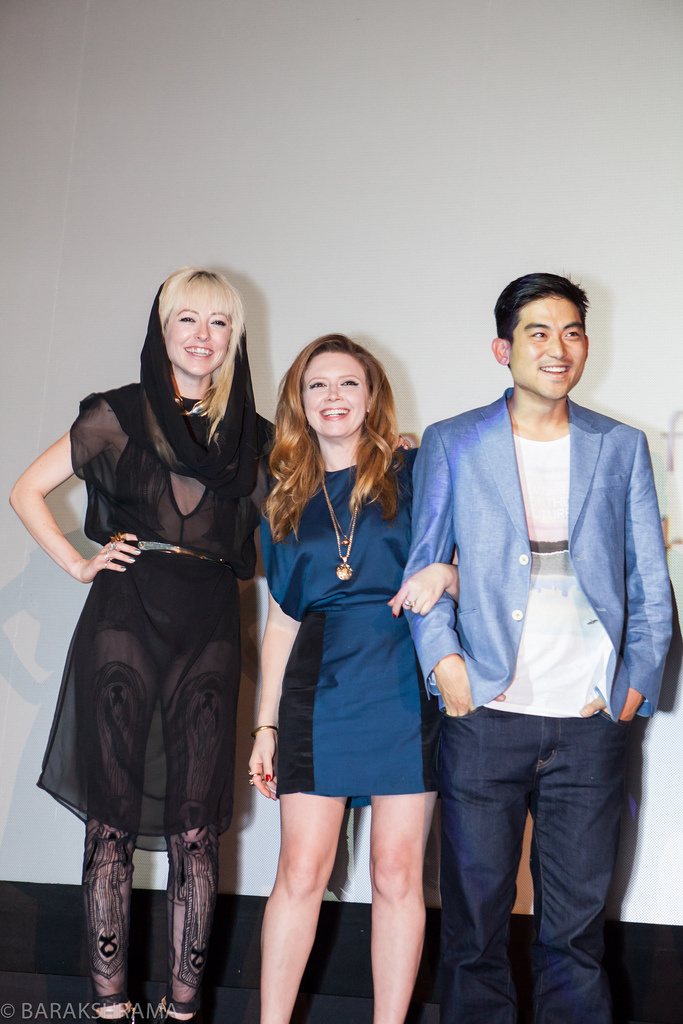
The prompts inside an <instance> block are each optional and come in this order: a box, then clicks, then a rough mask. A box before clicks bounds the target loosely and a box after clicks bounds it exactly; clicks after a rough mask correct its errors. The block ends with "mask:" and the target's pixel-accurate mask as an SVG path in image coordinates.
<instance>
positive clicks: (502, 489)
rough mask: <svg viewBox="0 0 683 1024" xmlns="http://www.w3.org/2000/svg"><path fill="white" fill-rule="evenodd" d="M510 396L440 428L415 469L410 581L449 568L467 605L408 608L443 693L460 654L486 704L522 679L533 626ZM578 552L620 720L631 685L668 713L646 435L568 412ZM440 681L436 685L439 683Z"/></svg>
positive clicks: (575, 559)
mask: <svg viewBox="0 0 683 1024" xmlns="http://www.w3.org/2000/svg"><path fill="white" fill-rule="evenodd" d="M511 394H512V390H511V389H510V390H508V391H506V393H505V394H504V395H503V397H502V398H501V399H499V400H498V401H496V402H494V403H493V404H492V405H488V406H485V407H484V408H481V409H473V410H471V411H470V412H466V413H463V414H462V415H460V416H455V417H453V418H452V419H448V420H443V421H441V422H440V423H434V424H432V426H430V427H428V428H427V430H426V431H425V434H424V438H423V441H422V445H421V447H420V450H419V452H418V454H417V458H416V461H415V468H414V472H413V481H414V499H413V539H412V545H411V549H410V556H409V558H408V564H407V565H406V570H405V576H404V579H407V578H408V576H410V575H412V573H414V572H416V571H417V570H418V569H421V568H422V567H423V566H425V565H429V564H430V563H431V562H449V561H450V560H451V557H452V555H453V548H454V545H455V546H456V548H457V552H458V564H459V570H460V602H459V604H458V605H457V606H456V605H455V604H454V602H453V600H452V599H451V598H450V597H449V596H448V595H447V594H444V596H443V597H442V598H441V600H440V601H439V602H438V603H437V604H436V605H435V606H434V608H433V609H432V611H431V612H429V614H428V615H426V616H424V617H423V616H420V615H415V614H413V613H412V612H409V613H408V618H409V622H410V627H411V631H412V634H413V640H414V642H415V647H416V649H417V653H418V657H419V659H420V663H421V665H422V670H423V672H424V675H425V679H427V680H428V687H429V689H430V690H431V692H436V688H435V685H434V683H433V676H431V673H432V671H433V669H434V666H435V665H436V664H437V662H439V661H440V660H441V658H443V657H445V656H446V655H448V654H460V655H462V657H463V658H464V659H465V663H466V665H467V672H468V675H469V679H470V683H471V686H472V698H473V702H474V704H475V706H479V705H480V704H486V703H487V702H488V701H490V700H493V698H494V697H497V696H498V695H499V694H500V693H502V692H503V691H504V690H505V689H506V687H507V686H508V685H509V684H510V682H511V681H512V678H513V675H514V671H515V665H516V661H517V652H518V650H519V644H520V640H521V636H522V627H523V625H524V613H525V611H526V605H527V598H528V595H529V581H530V574H531V550H530V545H529V535H528V532H527V524H526V516H525V512H524V500H523V498H522V490H521V486H520V482H519V474H518V471H517V460H516V456H515V447H514V440H513V436H512V424H511V421H510V415H509V413H508V409H507V404H506V399H507V398H508V397H509V396H510V395H511ZM569 434H570V469H569V555H570V559H571V563H572V566H573V568H574V572H575V574H576V577H577V579H578V581H579V585H580V586H581V589H582V590H583V592H584V594H585V595H586V597H587V598H588V600H589V601H590V603H591V605H592V607H593V608H594V610H595V613H596V615H597V616H598V617H599V618H600V621H601V622H602V624H603V626H604V627H605V630H606V631H607V634H608V636H609V638H610V641H611V643H612V648H613V650H612V653H611V655H610V659H609V662H608V666H607V690H608V692H606V693H603V694H602V697H603V699H604V700H605V703H606V704H607V707H608V709H609V711H610V713H611V715H612V717H613V718H614V719H617V718H618V717H619V715H620V713H621V711H622V709H623V706H624V702H625V700H626V694H627V692H628V688H629V686H632V687H633V688H634V689H636V690H638V691H639V693H642V694H643V695H644V697H645V702H644V704H643V705H642V707H641V709H640V712H639V714H641V715H651V714H652V713H653V711H654V709H655V707H656V704H657V697H658V694H659V687H660V684H661V678H662V671H663V668H664V659H665V657H666V653H667V650H668V647H669V641H670V638H671V587H670V583H669V574H668V569H667V562H666V551H665V548H664V540H663V536H662V528H661V520H660V515H659V507H658V505H657V495H656V492H655V485H654V478H653V475H652V465H651V463H650V455H649V450H648V445H647V440H646V438H645V435H644V434H643V432H642V431H641V430H636V429H635V428H633V427H629V426H627V425H626V424H624V423H620V422H619V421H618V420H613V419H610V418H609V417H607V416H602V415H601V414H600V413H596V412H592V411H591V410H589V409H584V408H582V407H581V406H580V405H575V404H574V403H573V402H570V403H569ZM430 677H431V678H430Z"/></svg>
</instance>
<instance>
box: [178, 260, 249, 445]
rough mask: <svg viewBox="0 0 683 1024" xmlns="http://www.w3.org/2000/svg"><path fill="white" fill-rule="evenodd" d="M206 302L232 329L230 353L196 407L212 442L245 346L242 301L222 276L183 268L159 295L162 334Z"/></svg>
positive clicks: (225, 407) (196, 268)
mask: <svg viewBox="0 0 683 1024" xmlns="http://www.w3.org/2000/svg"><path fill="white" fill-rule="evenodd" d="M203 302H206V304H207V305H210V306H212V307H214V308H215V309H216V310H221V312H224V313H225V314H226V316H227V317H228V319H229V320H230V326H231V333H230V345H229V347H228V353H227V355H226V357H225V359H224V360H223V362H222V363H221V365H220V366H219V368H218V370H217V371H216V374H215V376H214V379H213V381H212V383H211V387H210V388H209V390H208V391H207V393H206V395H205V396H204V398H203V399H202V400H201V402H200V403H199V405H198V407H197V411H198V412H200V413H201V414H202V415H204V416H206V417H207V419H208V421H209V434H208V440H209V441H210V440H211V438H212V437H213V435H214V434H215V432H216V430H217V429H218V426H219V424H220V422H221V420H222V419H223V417H224V416H225V410H226V409H227V407H228V399H229V398H230V390H231V388H232V377H233V371H234V366H235V355H236V353H237V351H238V350H241V346H242V335H243V333H244V308H243V306H242V300H241V299H240V297H239V295H238V294H237V292H236V291H235V289H234V288H233V287H232V285H230V284H229V283H228V282H227V281H226V279H225V278H224V277H223V275H222V274H216V273H213V272H212V271H210V270H201V269H200V268H199V267H182V268H181V269H180V270H176V272H175V273H174V274H171V276H170V277H168V278H166V280H165V281H164V284H163V287H162V289H161V292H160V294H159V319H160V321H161V331H162V334H163V333H165V331H166V328H167V327H168V323H169V320H170V319H171V317H172V316H173V315H174V314H175V313H177V312H179V310H181V309H185V308H191V307H192V306H193V305H195V304H197V303H199V304H201V303H203Z"/></svg>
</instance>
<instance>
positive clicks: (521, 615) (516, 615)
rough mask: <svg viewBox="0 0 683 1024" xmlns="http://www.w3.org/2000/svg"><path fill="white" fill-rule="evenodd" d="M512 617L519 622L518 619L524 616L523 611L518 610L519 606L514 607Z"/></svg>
mask: <svg viewBox="0 0 683 1024" xmlns="http://www.w3.org/2000/svg"><path fill="white" fill-rule="evenodd" d="M512 618H513V619H514V620H515V622H519V620H520V619H523V618H524V612H520V610H519V608H515V610H514V612H513V613H512Z"/></svg>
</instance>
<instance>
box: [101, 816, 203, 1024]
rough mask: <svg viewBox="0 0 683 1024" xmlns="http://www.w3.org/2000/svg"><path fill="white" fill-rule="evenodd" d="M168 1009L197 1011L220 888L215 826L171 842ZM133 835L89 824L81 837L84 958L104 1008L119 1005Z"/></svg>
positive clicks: (124, 995) (123, 982)
mask: <svg viewBox="0 0 683 1024" xmlns="http://www.w3.org/2000/svg"><path fill="white" fill-rule="evenodd" d="M166 845H167V847H168V860H169V871H168V889H167V901H168V903H167V906H168V948H169V980H168V987H167V991H166V1004H167V1006H168V1007H169V1008H171V1004H173V1009H175V1010H177V1011H178V1012H179V1013H195V1012H196V1011H197V1010H198V1009H199V986H200V984H201V980H202V974H203V972H204V965H205V963H206V953H207V946H208V942H209V935H210V932H211V922H212V920H213V912H214V907H215V905H216V890H217V885H218V827H217V826H216V825H205V826H204V827H202V828H198V829H192V831H190V832H181V833H180V834H179V835H174V836H169V837H167V840H166ZM134 848H135V836H133V835H130V834H129V833H128V832H122V831H121V830H120V829H116V828H110V827H109V826H108V825H105V824H103V823H102V822H100V821H97V820H96V819H94V818H90V819H89V820H88V822H87V824H86V832H85V858H84V863H83V889H84V898H85V916H86V923H87V937H88V953H89V958H90V972H91V976H92V982H93V987H94V990H95V997H96V999H97V1001H98V1002H99V1003H100V1004H101V1005H102V1006H114V1005H115V1004H117V1003H125V1002H126V1000H127V999H128V995H127V966H128V933H129V928H130V897H131V891H132V881H133V850H134Z"/></svg>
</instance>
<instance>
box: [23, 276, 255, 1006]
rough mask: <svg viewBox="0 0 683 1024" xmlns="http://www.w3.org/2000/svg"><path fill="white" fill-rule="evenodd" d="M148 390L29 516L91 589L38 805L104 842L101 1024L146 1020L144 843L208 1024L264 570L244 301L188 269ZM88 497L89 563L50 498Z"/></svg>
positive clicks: (70, 450)
mask: <svg viewBox="0 0 683 1024" xmlns="http://www.w3.org/2000/svg"><path fill="white" fill-rule="evenodd" d="M141 367H142V372H141V382H140V384H131V385H128V386H127V387H123V388H119V389H117V390H115V391H107V392H104V393H102V394H94V395H90V396H89V397H88V398H86V399H85V401H84V402H82V403H81V408H80V413H79V416H78V418H77V420H76V421H75V423H74V424H73V426H72V428H71V430H70V431H69V432H68V433H67V434H65V435H64V437H62V438H61V440H59V441H57V442H56V444H54V445H52V447H51V448H49V449H48V450H47V451H46V452H44V454H43V455H41V456H40V458H38V459H37V460H36V462H34V463H33V465H32V466H30V467H29V469H27V470H26V472H25V473H24V474H23V476H22V477H21V478H20V479H19V480H18V482H17V483H16V485H15V487H14V489H13V491H12V495H11V502H12V505H13V507H14V509H15V510H16V512H17V513H18V514H19V516H20V517H21V519H22V520H23V522H24V524H25V526H26V527H27V529H28V530H29V531H30V533H31V534H32V535H33V536H34V537H35V539H36V540H37V541H38V543H39V544H40V545H41V546H42V547H43V548H44V550H45V551H46V552H47V553H48V554H49V555H50V556H51V558H53V559H54V561H55V562H56V563H57V564H58V565H60V566H61V567H62V568H63V569H65V570H66V571H67V572H68V573H69V574H70V575H71V576H73V577H74V578H75V579H77V580H80V581H82V582H83V583H91V584H92V586H91V588H90V593H89V594H88V597H87V600H86V603H85V607H84V609H83V613H82V615H81V618H80V620H79V623H78V626H77V628H76V632H75V634H74V638H73V641H72V644H71V648H70V651H69V656H68V660H67V664H66V669H65V672H64V679H63V683H62V689H61V693H60V697H59V702H58V706H57V711H56V715H55V720H54V724H53V728H52V733H51V736H50V741H49V745H48V749H47V752H46V755H45V761H44V764H43V773H42V775H41V778H40V782H39V785H40V786H42V787H43V788H44V789H46V790H47V791H48V792H49V793H51V794H52V795H53V796H54V797H55V798H56V799H57V800H59V801H60V802H61V803H63V804H64V805H65V806H66V807H68V808H69V809H70V810H72V811H74V812H75V813H76V814H77V815H79V816H80V817H81V818H83V819H84V821H85V822H86V841H85V859H84V869H83V881H84V894H85V909H86V920H87V928H88V948H89V956H90V970H91V975H92V981H93V986H94V995H95V1000H96V1002H97V1003H98V1004H99V1006H100V1009H99V1011H98V1012H99V1014H100V1016H101V1017H105V1018H109V1019H122V1018H124V1017H126V1016H130V1013H131V1011H130V1003H129V1002H128V993H127V948H128V929H129V911H130V896H131V885H132V870H133V868H132V856H133V849H134V847H135V845H136V842H137V843H138V845H140V846H141V847H144V848H147V849H158V848H161V847H163V846H164V845H165V846H166V847H167V849H168V856H169V881H168V911H169V937H170V948H169V979H168V988H167V993H166V1005H167V1012H168V1014H169V1015H170V1016H171V1017H177V1018H179V1019H181V1020H188V1019H191V1018H192V1016H193V1015H194V1014H195V1012H196V1010H197V1007H198V1003H199V985H200V981H201V977H202V971H203V968H204V963H205V959H206V950H207V943H208V938H209V932H210V928H211V919H212V914H213V908H214V904H215V897H216V882H217V872H218V835H219V833H220V832H221V831H222V830H223V829H225V828H227V827H228V824H229V822H230V817H231V813H232V789H233V774H234V722H235V708H236V701H237V689H238V685H239V678H240V663H239V609H238V592H237V578H242V579H244V578H248V577H249V576H251V575H252V573H253V569H254V560H255V551H254V544H253V536H252V535H253V531H254V529H255V526H256V525H257V523H258V511H257V508H258V504H259V501H260V497H259V496H257V495H256V493H255V490H254V489H255V487H256V484H257V457H258V451H259V436H258V435H259V422H258V417H257V415H256V411H255V409H254V401H253V396H252V390H251V378H250V373H249V363H248V359H247V352H246V339H245V334H244V314H243V311H242V305H241V302H240V300H239V297H238V295H237V294H236V293H235V291H234V290H233V289H232V288H231V287H230V285H229V284H228V282H227V281H226V280H225V279H224V278H223V277H221V276H220V275H218V274H213V273H209V272H207V271H203V270H198V269H196V268H185V269H183V270H180V271H178V272H176V273H175V274H172V275H171V277H169V278H168V280H167V281H166V282H165V283H164V285H163V286H162V288H161V289H160V291H159V294H158V295H157V297H156V299H155V302H154V305H153V307H152V312H151V315H150V320H149V328H148V333H147V338H146V341H145V344H144V347H143V350H142V357H141ZM72 473H76V474H77V475H78V476H79V477H80V478H81V479H82V480H84V481H85V483H86V486H87V491H88V509H87V513H86V521H85V532H86V533H87V535H88V536H89V537H90V538H91V539H92V540H94V541H96V542H97V543H98V544H99V545H100V549H99V551H98V552H97V553H96V554H95V555H94V556H93V557H92V558H89V559H86V558H83V557H82V556H81V555H80V554H79V553H78V552H77V551H76V550H75V549H74V548H73V547H72V546H71V544H70V543H69V541H68V540H67V539H66V537H65V536H64V534H63V533H62V531H61V530H60V528H59V526H58V525H57V523H56V522H55V520H54V518H53V517H52V515H51V513H50V511H49V508H48V506H47V504H46V502H45V496H46V495H47V494H48V493H49V492H50V491H52V490H53V489H54V488H55V487H57V486H58V485H59V484H61V483H62V482H63V481H65V480H66V479H67V478H68V477H70V476H71V474H72Z"/></svg>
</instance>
